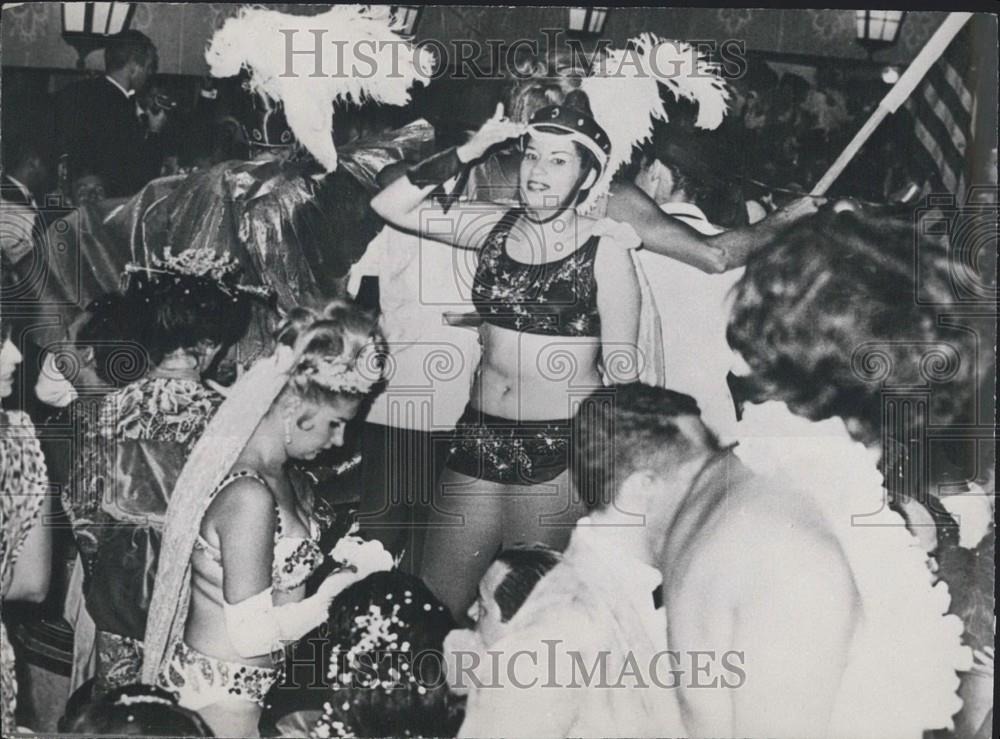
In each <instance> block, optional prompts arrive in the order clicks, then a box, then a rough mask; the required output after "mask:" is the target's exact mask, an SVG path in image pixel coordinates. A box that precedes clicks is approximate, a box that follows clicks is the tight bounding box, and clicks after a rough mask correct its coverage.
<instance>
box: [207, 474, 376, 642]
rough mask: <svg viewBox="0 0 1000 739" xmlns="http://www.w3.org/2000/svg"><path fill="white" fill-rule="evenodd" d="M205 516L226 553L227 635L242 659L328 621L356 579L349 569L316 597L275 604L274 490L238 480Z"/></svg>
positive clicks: (323, 585) (331, 579)
mask: <svg viewBox="0 0 1000 739" xmlns="http://www.w3.org/2000/svg"><path fill="white" fill-rule="evenodd" d="M216 506H218V507H216ZM206 516H211V520H212V523H213V525H214V528H215V530H216V532H217V534H218V537H219V548H220V550H221V551H222V573H223V574H222V592H223V598H224V602H223V604H222V608H223V614H224V618H225V625H226V633H227V634H228V635H229V641H230V643H231V644H232V646H233V648H234V649H235V650H236V652H237V654H239V655H240V656H241V657H245V658H250V657H259V656H262V655H266V654H270V653H271V652H273V651H275V650H277V649H280V648H281V647H282V646H283V645H284V643H285V642H288V641H294V640H297V639H300V638H301V637H303V636H305V635H306V634H307V633H308V632H309V631H311V630H312V629H314V628H316V627H317V626H319V625H320V624H321V623H323V621H325V620H326V618H327V611H328V609H329V607H330V603H331V601H332V600H333V599H334V598H335V597H336V595H337V594H338V593H339V592H340V591H341V590H343V589H344V588H346V587H347V586H348V585H350V584H351V583H353V582H354V581H355V580H356V579H357V577H356V574H355V573H354V572H351V571H345V570H342V571H338V572H335V573H333V574H332V575H330V576H328V577H327V578H326V580H324V581H323V582H322V583H321V584H320V586H319V588H318V589H317V591H316V593H315V594H314V595H312V596H310V597H308V598H305V599H303V600H301V601H298V602H295V603H285V604H283V605H280V606H277V605H275V604H274V602H273V600H272V591H271V580H272V575H271V570H272V566H273V562H274V532H275V527H276V525H277V512H276V510H275V504H274V498H273V497H272V495H271V493H270V491H269V490H268V489H267V488H266V487H264V486H263V485H261V484H260V483H259V482H257V481H255V480H251V479H247V478H244V479H242V480H237V481H236V482H234V483H233V484H231V485H229V486H228V487H227V488H226V489H225V490H224V491H222V492H221V493H220V494H219V496H218V497H217V498H216V499H215V501H213V503H212V505H211V506H210V507H209V511H208V513H207V514H206Z"/></svg>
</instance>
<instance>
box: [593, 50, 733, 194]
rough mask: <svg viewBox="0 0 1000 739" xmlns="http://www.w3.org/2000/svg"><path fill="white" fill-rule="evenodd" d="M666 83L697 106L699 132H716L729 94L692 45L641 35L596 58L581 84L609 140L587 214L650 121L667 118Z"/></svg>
mask: <svg viewBox="0 0 1000 739" xmlns="http://www.w3.org/2000/svg"><path fill="white" fill-rule="evenodd" d="M660 85H664V86H665V87H666V88H667V89H668V90H670V92H671V93H672V94H673V95H674V97H675V98H678V99H679V98H684V99H686V100H690V101H692V102H694V103H696V104H697V106H698V118H697V121H696V123H695V125H697V126H698V127H699V128H709V129H711V128H717V127H718V126H719V125H720V124H721V123H722V119H723V117H724V116H725V114H726V111H727V105H726V101H727V100H728V99H729V90H728V89H727V88H726V82H725V80H724V79H723V78H722V76H721V75H720V70H719V66H718V65H717V64H714V63H712V62H709V61H708V60H707V58H706V57H705V56H704V54H698V53H697V52H696V50H695V49H694V47H692V46H691V45H690V44H687V43H684V42H680V41H671V40H667V39H662V38H660V37H658V36H655V35H654V34H651V33H644V34H642V35H640V36H638V37H636V38H633V39H632V40H631V42H630V48H625V49H612V50H609V51H606V52H605V53H604V54H603V55H602V56H601V57H600V58H598V59H597V60H595V64H594V67H593V72H592V73H591V75H590V76H588V77H586V78H585V79H584V80H583V81H582V85H581V87H582V89H583V91H584V92H585V93H586V94H587V98H588V100H589V101H590V108H591V111H592V112H593V114H594V120H595V121H597V123H598V124H599V125H600V126H601V128H603V129H604V131H605V132H606V133H607V134H608V138H609V139H610V140H611V155H610V157H609V161H608V167H607V169H606V170H605V172H604V174H603V175H602V176H601V179H600V180H598V182H597V184H596V185H595V186H594V187H593V188H592V189H591V191H590V193H589V195H588V197H587V199H586V200H585V201H584V202H583V203H581V204H580V206H579V210H580V211H581V212H584V213H586V212H588V211H589V210H591V209H592V208H593V207H594V205H595V204H596V203H597V201H598V200H599V199H600V198H601V197H602V196H603V195H604V194H605V193H606V192H607V191H608V188H609V187H610V185H611V179H612V178H613V177H614V175H615V173H616V172H617V171H618V169H619V167H621V165H623V164H624V163H626V162H627V161H629V159H630V158H631V157H632V149H633V147H635V146H636V145H638V144H640V143H642V142H643V141H646V140H647V139H649V137H650V135H651V134H652V132H653V121H654V120H662V121H666V120H667V111H666V110H665V108H664V106H663V99H662V98H661V96H660Z"/></svg>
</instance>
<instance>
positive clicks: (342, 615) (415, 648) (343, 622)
mask: <svg viewBox="0 0 1000 739" xmlns="http://www.w3.org/2000/svg"><path fill="white" fill-rule="evenodd" d="M372 614H375V615H377V616H378V617H379V618H380V619H385V621H386V622H388V624H389V626H388V629H389V632H390V633H391V634H392V636H393V637H395V638H394V640H392V641H391V643H388V642H385V640H378V639H376V640H373V639H372V636H371V635H372V634H373V633H374V632H375V631H377V629H374V630H373V629H371V628H369V627H368V626H367V625H366V622H365V621H364V620H363V619H364V617H365V616H370V615H372ZM455 627H456V624H455V621H454V619H452V617H451V613H450V612H449V611H448V609H447V608H445V607H444V605H443V604H442V603H441V602H440V601H439V600H438V599H437V598H435V597H434V594H433V593H431V591H430V590H428V588H427V586H426V585H424V583H423V581H422V580H420V579H419V578H417V577H414V576H412V575H407V574H405V573H402V572H399V571H397V570H393V571H390V572H376V573H374V574H372V575H369V576H368V577H366V578H365V579H364V580H362V581H360V582H357V583H355V584H353V585H351V586H350V587H349V588H347V589H346V590H344V591H343V592H342V593H340V595H338V596H337V597H336V598H335V599H334V601H333V603H332V604H331V605H330V618H329V620H328V621H327V623H326V625H325V629H326V633H327V641H328V643H329V644H330V645H332V647H333V649H331V650H324V662H323V668H324V672H323V674H324V675H326V676H327V678H328V684H329V685H330V688H331V689H332V693H329V692H328V693H327V700H328V701H329V704H328V705H329V709H327V711H326V714H325V715H324V717H323V718H321V719H320V721H319V723H322V724H325V725H327V726H330V727H332V726H333V724H335V723H337V722H339V723H340V724H342V725H343V728H344V730H345V731H346V732H347V733H349V734H351V735H353V736H357V737H383V736H439V737H444V736H455V735H456V734H457V733H458V728H459V726H460V725H461V722H462V718H463V712H462V708H461V706H462V703H461V701H460V700H459V699H457V698H456V697H454V696H452V695H451V693H450V691H449V689H448V685H447V682H446V680H445V675H444V653H443V647H444V638H445V636H447V635H448V632H449V631H451V630H452V629H454V628H455ZM352 650H353V651H352ZM359 650H360V651H359ZM334 659H337V660H338V661H337V664H336V665H331V661H332V660H334ZM334 667H336V670H333V674H334V675H335V678H336V679H331V678H330V675H331V671H332V668H334ZM344 675H348V676H349V679H348V680H347V681H346V682H343V681H342V680H341V678H342V676H344ZM411 675H412V677H413V678H415V679H413V680H410V679H409V677H410V676H411ZM336 735H337V733H336V731H331V732H330V736H336Z"/></svg>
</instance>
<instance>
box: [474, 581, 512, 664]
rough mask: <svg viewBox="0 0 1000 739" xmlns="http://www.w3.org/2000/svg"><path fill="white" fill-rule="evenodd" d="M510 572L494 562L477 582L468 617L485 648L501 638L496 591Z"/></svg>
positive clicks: (500, 621) (500, 620)
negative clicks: (477, 587)
mask: <svg viewBox="0 0 1000 739" xmlns="http://www.w3.org/2000/svg"><path fill="white" fill-rule="evenodd" d="M508 572H510V567H508V566H507V565H506V564H505V563H503V562H494V563H493V564H491V565H490V568H489V569H488V570H486V574H485V575H483V579H482V580H480V581H479V595H478V597H477V598H476V602H475V603H473V604H472V606H471V607H470V608H469V612H468V616H469V618H470V619H471V620H472V621H473V622H474V623H475V624H476V632H477V633H478V634H479V636H480V638H481V639H482V641H483V643H484V644H485V645H486V646H489V645H490V644H494V643H495V642H496V641H497V640H498V639H500V637H502V636H503V631H504V622H503V617H502V615H501V613H500V605H499V604H498V603H497V599H496V595H495V594H496V591H497V587H499V585H500V583H502V582H503V580H504V578H505V577H507V573H508Z"/></svg>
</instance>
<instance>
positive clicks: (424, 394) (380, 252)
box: [348, 226, 480, 431]
mask: <svg viewBox="0 0 1000 739" xmlns="http://www.w3.org/2000/svg"><path fill="white" fill-rule="evenodd" d="M474 270H475V259H474V255H473V254H472V253H471V252H466V251H461V250H458V249H453V248H452V247H450V246H448V245H446V244H442V243H440V242H437V241H432V240H430V239H427V238H424V237H420V236H417V235H414V234H408V233H405V232H403V231H399V230H397V229H395V228H393V227H391V226H386V227H385V228H383V229H382V231H380V232H379V234H378V235H377V236H376V237H375V238H374V239H373V240H372V241H371V243H370V244H369V245H368V249H367V251H366V252H365V254H364V256H363V257H362V258H361V260H360V261H359V262H357V263H356V264H355V265H354V266H353V267H352V269H351V276H350V282H349V284H348V290H349V291H351V292H353V293H355V294H356V293H357V289H358V286H359V285H360V281H361V277H362V276H363V275H377V276H378V278H379V303H380V308H381V311H382V330H383V331H384V333H385V337H386V341H387V342H388V344H389V358H390V359H389V363H388V368H387V380H388V385H387V387H386V391H385V392H384V393H382V394H380V395H379V396H378V398H376V399H375V402H374V403H373V405H372V409H371V411H370V412H369V414H368V418H367V420H368V421H370V422H372V423H379V424H382V425H386V426H393V427H395V428H405V429H410V430H414V431H436V430H448V429H452V428H454V426H455V423H456V421H458V418H459V416H461V415H462V411H463V410H464V408H465V405H466V403H467V402H468V400H469V393H470V389H471V387H472V381H473V378H474V375H475V370H476V367H477V366H478V364H479V356H480V347H479V335H478V333H477V332H476V331H475V330H473V329H468V328H460V327H455V326H449V325H447V324H446V323H445V321H444V313H446V312H450V311H456V312H468V311H471V310H473V305H472V300H471V289H472V276H473V274H474Z"/></svg>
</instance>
